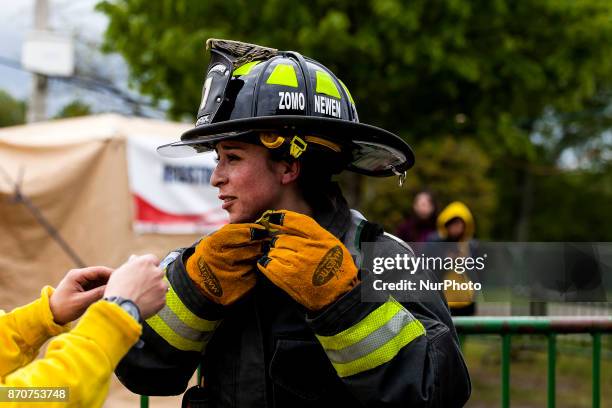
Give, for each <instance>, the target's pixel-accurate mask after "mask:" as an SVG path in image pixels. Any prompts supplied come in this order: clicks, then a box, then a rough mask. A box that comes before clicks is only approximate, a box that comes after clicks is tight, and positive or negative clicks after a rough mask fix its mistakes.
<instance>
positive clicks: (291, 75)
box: [266, 64, 298, 88]
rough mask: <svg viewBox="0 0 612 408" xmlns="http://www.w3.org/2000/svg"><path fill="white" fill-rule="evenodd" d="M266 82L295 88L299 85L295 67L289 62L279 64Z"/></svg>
mask: <svg viewBox="0 0 612 408" xmlns="http://www.w3.org/2000/svg"><path fill="white" fill-rule="evenodd" d="M266 84H270V85H285V86H291V87H293V88H297V87H298V80H297V75H296V74H295V68H294V67H293V65H289V64H278V65H276V66H275V67H274V70H273V71H272V73H271V74H270V76H269V77H268V80H267V81H266Z"/></svg>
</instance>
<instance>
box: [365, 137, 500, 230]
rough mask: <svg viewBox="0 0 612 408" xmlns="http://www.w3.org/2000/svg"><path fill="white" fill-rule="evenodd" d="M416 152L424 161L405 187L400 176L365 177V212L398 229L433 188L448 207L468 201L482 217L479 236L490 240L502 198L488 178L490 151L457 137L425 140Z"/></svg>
mask: <svg viewBox="0 0 612 408" xmlns="http://www.w3.org/2000/svg"><path fill="white" fill-rule="evenodd" d="M415 154H416V156H417V157H419V158H421V163H422V165H421V166H417V167H415V168H414V169H413V171H411V172H409V175H408V177H407V178H406V185H405V188H401V189H398V188H397V183H398V180H397V178H387V179H383V180H380V179H366V180H365V181H364V182H365V184H366V185H365V187H364V190H365V191H364V197H363V206H362V209H363V211H364V214H365V215H366V216H367V217H368V218H372V219H375V220H380V221H381V222H383V226H384V227H385V230H387V231H389V232H391V233H394V232H395V231H396V230H397V227H398V225H399V223H400V222H401V221H402V219H403V218H404V217H405V216H406V215H407V214H408V213H409V212H410V209H411V207H412V200H413V198H414V195H415V194H416V193H417V191H419V190H420V189H422V188H423V187H427V188H428V189H429V190H431V191H432V192H433V193H434V195H435V196H436V199H437V201H438V204H439V205H440V206H442V207H444V206H446V205H448V204H449V203H450V202H452V201H455V200H459V201H463V202H464V203H466V204H467V206H468V207H469V208H470V210H471V211H472V212H473V213H474V214H475V216H476V228H477V233H478V236H479V237H485V238H489V237H490V230H491V224H492V220H493V219H494V215H495V210H496V207H497V197H496V191H495V184H494V183H493V182H492V181H491V180H490V179H489V178H488V177H487V176H486V174H487V172H488V170H489V167H490V166H491V159H490V158H489V157H488V156H487V154H486V153H485V152H484V151H483V150H482V149H481V148H480V147H478V145H477V144H476V143H475V142H474V141H472V140H460V139H458V138H455V137H445V138H441V139H438V140H427V141H424V142H422V143H420V144H419V145H417V146H416V149H415Z"/></svg>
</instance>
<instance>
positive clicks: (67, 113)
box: [55, 100, 91, 118]
mask: <svg viewBox="0 0 612 408" xmlns="http://www.w3.org/2000/svg"><path fill="white" fill-rule="evenodd" d="M87 115H91V107H90V106H89V105H88V104H86V103H85V102H81V101H78V100H74V101H72V102H70V103H69V104H67V105H65V106H64V107H63V108H62V109H61V110H60V111H59V112H58V113H57V114H56V115H55V118H73V117H77V116H87Z"/></svg>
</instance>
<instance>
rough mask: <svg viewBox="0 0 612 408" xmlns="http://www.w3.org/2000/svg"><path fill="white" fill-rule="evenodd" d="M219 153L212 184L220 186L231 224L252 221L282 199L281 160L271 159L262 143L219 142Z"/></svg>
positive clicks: (220, 193) (211, 180)
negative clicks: (260, 144)
mask: <svg viewBox="0 0 612 408" xmlns="http://www.w3.org/2000/svg"><path fill="white" fill-rule="evenodd" d="M216 151H217V156H218V163H217V167H216V168H215V170H214V172H213V174H212V176H211V179H210V183H211V184H212V185H213V186H214V187H217V188H218V189H219V199H220V200H221V201H222V202H223V203H222V208H223V209H224V210H225V211H227V212H228V213H229V221H230V223H240V222H253V221H255V220H256V219H257V218H259V216H260V215H261V214H262V213H263V212H264V211H265V210H268V209H275V208H276V204H277V203H279V202H281V198H282V195H283V193H284V189H283V182H282V179H283V176H282V168H281V167H282V163H278V162H274V161H272V160H271V159H270V153H269V152H268V149H266V148H265V147H263V146H259V145H254V144H251V143H244V142H237V141H231V140H228V141H222V142H219V143H217V145H216Z"/></svg>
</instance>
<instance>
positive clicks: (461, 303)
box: [429, 201, 477, 316]
mask: <svg viewBox="0 0 612 408" xmlns="http://www.w3.org/2000/svg"><path fill="white" fill-rule="evenodd" d="M437 229H438V232H437V234H436V235H434V236H433V237H431V242H432V244H431V245H429V252H430V255H434V254H435V255H437V256H441V257H443V258H445V257H450V258H458V257H462V258H466V257H475V256H476V247H477V242H476V241H475V240H474V239H473V236H474V229H475V224H474V217H473V216H472V212H471V211H470V209H469V208H468V207H467V206H466V205H465V204H464V203H462V202H460V201H454V202H452V203H450V204H449V205H448V206H446V207H445V208H444V209H443V210H442V212H441V213H440V215H439V216H438V220H437ZM436 243H438V244H440V245H437V246H436ZM436 272H437V275H438V278H439V280H440V281H444V280H453V281H456V282H457V283H468V282H470V281H471V280H473V278H474V276H475V274H474V273H470V272H468V271H463V272H458V271H455V270H452V271H446V270H444V271H442V270H440V271H436ZM444 295H445V296H446V300H447V302H448V306H449V307H450V310H451V314H452V315H453V316H471V315H474V314H475V313H476V303H475V302H474V298H475V294H474V291H473V290H454V289H447V290H445V291H444Z"/></svg>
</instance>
